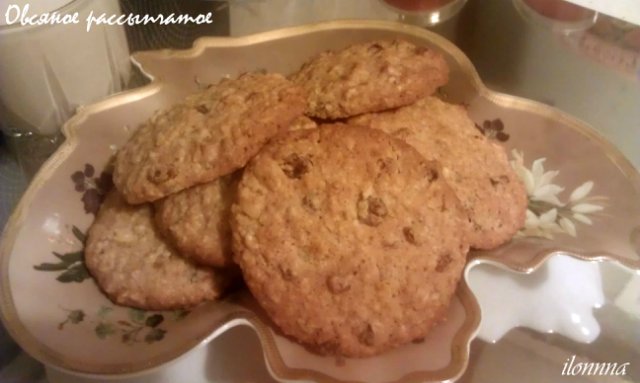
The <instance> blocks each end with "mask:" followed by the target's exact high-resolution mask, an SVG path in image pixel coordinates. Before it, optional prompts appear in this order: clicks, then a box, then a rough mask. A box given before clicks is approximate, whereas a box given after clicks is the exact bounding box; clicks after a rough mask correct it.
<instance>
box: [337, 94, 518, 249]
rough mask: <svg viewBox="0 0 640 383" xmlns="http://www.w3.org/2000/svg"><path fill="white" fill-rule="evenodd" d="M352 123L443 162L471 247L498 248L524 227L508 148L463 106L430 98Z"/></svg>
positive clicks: (516, 181) (426, 156)
mask: <svg viewBox="0 0 640 383" xmlns="http://www.w3.org/2000/svg"><path fill="white" fill-rule="evenodd" d="M349 121H350V122H351V123H353V124H357V125H363V126H368V127H371V128H374V129H377V130H381V131H384V132H386V133H388V134H391V135H393V136H394V137H397V138H400V139H402V140H404V141H405V142H407V143H408V144H410V145H412V146H414V147H415V148H416V149H417V150H418V151H419V152H420V153H421V154H422V155H423V156H425V158H427V159H432V160H437V161H440V163H442V166H443V167H444V171H443V176H444V178H445V179H446V180H447V182H448V183H449V184H450V185H451V187H452V188H453V190H454V191H455V192H456V195H457V196H458V198H459V199H460V201H461V202H462V205H463V206H464V208H465V210H466V211H467V214H468V216H469V221H470V225H469V226H470V230H471V232H470V234H469V241H470V244H471V246H472V247H475V248H477V249H492V248H495V247H497V246H499V245H501V244H503V243H505V242H507V241H509V240H510V239H511V238H512V237H513V235H514V234H515V233H516V232H517V231H518V230H519V229H520V228H521V227H522V226H523V225H524V220H525V213H526V210H527V196H526V191H525V188H524V185H523V184H522V182H521V181H520V179H519V178H518V176H517V175H516V173H515V172H514V171H513V169H512V168H511V165H510V164H509V160H508V158H507V154H506V152H505V150H504V149H503V148H502V147H501V146H500V145H499V144H498V143H495V142H492V141H491V140H489V139H487V138H486V137H485V136H483V135H482V134H481V133H480V132H479V131H478V130H477V129H476V128H475V126H474V123H473V121H471V119H470V118H469V116H468V114H467V111H466V110H465V109H464V108H463V107H461V106H458V105H452V104H448V103H445V102H443V101H441V100H439V99H438V98H436V97H427V98H425V99H422V100H420V101H418V102H417V103H415V104H413V105H410V106H406V107H403V108H399V109H397V110H395V111H390V112H385V113H378V114H367V115H363V116H359V117H355V118H352V119H350V120H349Z"/></svg>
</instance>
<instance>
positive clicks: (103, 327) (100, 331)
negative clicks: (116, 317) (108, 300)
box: [94, 322, 116, 339]
mask: <svg viewBox="0 0 640 383" xmlns="http://www.w3.org/2000/svg"><path fill="white" fill-rule="evenodd" d="M94 331H95V333H96V335H97V336H98V338H100V339H105V338H106V337H108V336H109V335H113V334H115V333H116V329H115V328H114V327H113V325H112V324H111V323H108V322H100V323H98V325H97V326H96V328H95V329H94Z"/></svg>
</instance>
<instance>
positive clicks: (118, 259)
mask: <svg viewBox="0 0 640 383" xmlns="http://www.w3.org/2000/svg"><path fill="white" fill-rule="evenodd" d="M84 256H85V263H86V266H87V268H88V269H89V271H90V272H91V274H92V275H93V277H94V278H95V280H96V282H97V283H98V285H99V286H100V287H101V288H102V290H103V291H104V292H105V293H106V294H107V296H108V297H109V298H110V299H111V300H112V301H114V302H115V303H117V304H121V305H126V306H132V307H136V308H139V309H144V310H169V309H176V308H186V307H191V306H194V305H197V304H198V303H200V302H202V301H205V300H213V299H216V298H218V297H219V296H220V294H221V293H222V291H223V289H224V288H225V287H226V285H227V284H228V282H229V281H228V279H229V278H228V277H227V276H226V275H225V274H224V273H220V272H217V271H214V270H213V269H209V268H203V267H197V266H195V265H194V264H192V263H191V262H188V261H186V260H185V259H183V258H182V257H180V256H179V255H178V253H177V252H176V251H175V250H173V249H172V248H171V247H169V246H168V245H167V244H166V243H165V242H164V240H163V239H162V238H161V237H160V235H159V234H158V232H157V231H156V229H155V227H154V225H153V216H152V207H151V206H150V205H148V204H144V205H136V206H132V205H128V204H127V203H126V202H125V201H124V199H123V198H122V196H120V194H119V193H118V192H117V191H116V190H112V191H111V192H109V194H108V195H107V197H106V199H105V201H104V203H103V204H102V207H101V208H100V211H99V213H98V216H97V217H96V220H95V221H94V223H93V225H92V226H91V228H90V229H89V233H88V238H87V245H86V248H85V255H84Z"/></svg>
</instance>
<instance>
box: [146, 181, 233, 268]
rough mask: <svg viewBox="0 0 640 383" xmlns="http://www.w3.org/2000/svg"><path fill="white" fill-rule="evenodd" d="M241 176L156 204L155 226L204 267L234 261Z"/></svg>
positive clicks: (168, 198) (192, 189)
mask: <svg viewBox="0 0 640 383" xmlns="http://www.w3.org/2000/svg"><path fill="white" fill-rule="evenodd" d="M239 178H240V174H236V173H233V174H231V175H228V176H224V177H221V178H218V179H216V180H215V181H211V182H209V183H206V184H202V185H196V186H194V187H191V188H189V189H186V190H183V191H181V192H179V193H176V194H172V195H170V196H168V197H167V198H164V199H161V200H159V201H156V203H155V208H156V213H155V222H156V226H157V227H158V229H159V230H160V232H161V233H162V234H163V236H164V237H165V238H167V239H168V240H169V241H170V242H171V243H172V244H173V245H174V246H175V248H176V249H177V250H178V251H179V252H180V254H181V255H183V256H184V257H187V258H189V259H191V260H192V261H194V262H195V263H198V264H201V265H205V266H216V267H225V266H229V265H231V264H232V262H233V261H232V260H231V227H230V226H229V219H230V216H231V204H232V203H233V200H234V198H235V191H236V187H237V184H238V179H239Z"/></svg>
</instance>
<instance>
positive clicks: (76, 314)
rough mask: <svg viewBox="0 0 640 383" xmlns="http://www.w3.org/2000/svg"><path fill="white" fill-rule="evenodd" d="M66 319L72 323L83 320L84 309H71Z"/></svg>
mask: <svg viewBox="0 0 640 383" xmlns="http://www.w3.org/2000/svg"><path fill="white" fill-rule="evenodd" d="M67 319H69V322H71V323H73V324H78V323H80V322H82V321H83V320H84V311H82V310H73V311H71V312H70V313H69V315H67Z"/></svg>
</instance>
